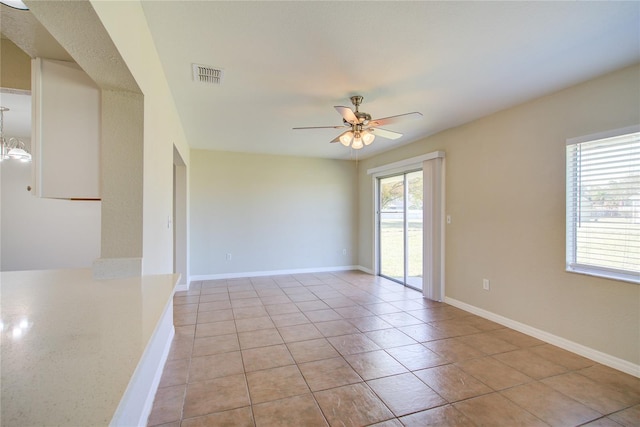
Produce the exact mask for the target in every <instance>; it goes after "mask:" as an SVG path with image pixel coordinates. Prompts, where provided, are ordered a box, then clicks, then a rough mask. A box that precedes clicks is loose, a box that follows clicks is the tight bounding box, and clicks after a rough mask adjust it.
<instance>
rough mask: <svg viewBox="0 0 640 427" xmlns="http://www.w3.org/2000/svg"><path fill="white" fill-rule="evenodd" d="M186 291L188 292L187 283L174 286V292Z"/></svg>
mask: <svg viewBox="0 0 640 427" xmlns="http://www.w3.org/2000/svg"><path fill="white" fill-rule="evenodd" d="M188 290H189V283H185V284H183V285H176V288H175V290H174V292H180V291H188Z"/></svg>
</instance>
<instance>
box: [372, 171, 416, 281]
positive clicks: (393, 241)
mask: <svg viewBox="0 0 640 427" xmlns="http://www.w3.org/2000/svg"><path fill="white" fill-rule="evenodd" d="M422 180H423V176H422V170H417V171H412V172H406V173H402V174H398V175H393V176H388V177H384V178H378V261H379V262H378V266H379V274H380V275H381V276H384V277H387V278H389V279H391V280H395V281H397V282H400V283H402V284H404V285H405V286H409V287H411V288H415V289H420V290H421V289H422V259H423V258H422V252H423V244H422V243H423V242H422V238H423V232H422V228H423V227H422V226H423V217H422V215H423V211H422V201H423V197H422V196H423V194H422V193H423V185H422Z"/></svg>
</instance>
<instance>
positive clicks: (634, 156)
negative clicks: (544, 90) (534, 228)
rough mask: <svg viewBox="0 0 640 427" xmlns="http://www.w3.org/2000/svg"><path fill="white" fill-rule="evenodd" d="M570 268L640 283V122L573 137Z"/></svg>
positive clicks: (570, 151) (569, 173)
mask: <svg viewBox="0 0 640 427" xmlns="http://www.w3.org/2000/svg"><path fill="white" fill-rule="evenodd" d="M567 271H572V272H577V273H584V274H591V275H596V276H602V277H609V278H614V279H619V280H626V281H631V282H635V283H640V126H636V127H633V128H626V129H620V130H617V131H612V132H607V133H603V134H599V135H591V136H587V137H582V138H574V139H570V140H568V141H567Z"/></svg>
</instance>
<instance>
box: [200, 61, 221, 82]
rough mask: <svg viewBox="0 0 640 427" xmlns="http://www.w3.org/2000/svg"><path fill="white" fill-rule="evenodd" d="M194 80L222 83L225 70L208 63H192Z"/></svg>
mask: <svg viewBox="0 0 640 427" xmlns="http://www.w3.org/2000/svg"><path fill="white" fill-rule="evenodd" d="M192 67H193V80H194V81H196V82H200V83H206V84H212V85H220V84H222V77H223V76H224V71H223V70H222V69H221V68H215V67H210V66H208V65H200V64H192Z"/></svg>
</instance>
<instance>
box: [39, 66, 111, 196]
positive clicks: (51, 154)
mask: <svg viewBox="0 0 640 427" xmlns="http://www.w3.org/2000/svg"><path fill="white" fill-rule="evenodd" d="M31 74H32V77H31V78H32V82H31V93H32V108H33V114H32V118H33V121H32V154H33V186H32V187H33V189H32V191H33V193H34V194H35V195H36V196H39V197H47V198H57V199H99V198H100V121H101V118H100V89H99V88H98V86H97V85H96V84H95V83H94V82H93V81H92V80H91V79H90V78H89V76H88V75H87V74H86V73H85V72H84V71H82V69H81V68H80V67H79V66H78V65H77V64H75V63H72V62H63V61H53V60H48V59H41V58H35V59H33V60H32V63H31Z"/></svg>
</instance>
